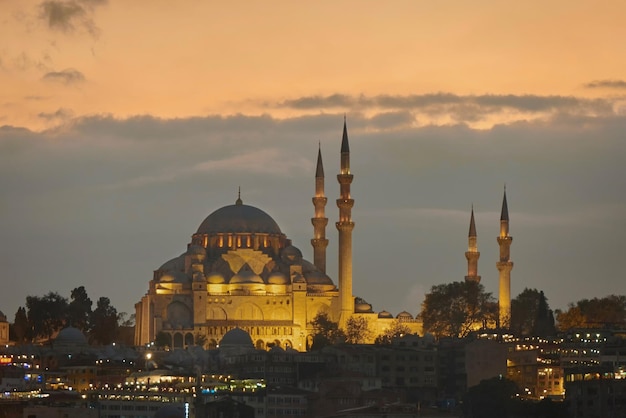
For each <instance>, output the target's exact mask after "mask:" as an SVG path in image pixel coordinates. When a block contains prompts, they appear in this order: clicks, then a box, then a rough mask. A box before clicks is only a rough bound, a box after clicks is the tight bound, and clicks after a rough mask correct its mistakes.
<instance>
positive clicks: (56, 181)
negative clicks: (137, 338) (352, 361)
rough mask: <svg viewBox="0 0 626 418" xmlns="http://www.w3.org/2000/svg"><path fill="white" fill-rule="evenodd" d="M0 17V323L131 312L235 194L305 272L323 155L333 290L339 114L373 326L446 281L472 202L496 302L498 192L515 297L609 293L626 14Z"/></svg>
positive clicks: (612, 6)
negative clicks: (41, 298) (21, 314)
mask: <svg viewBox="0 0 626 418" xmlns="http://www.w3.org/2000/svg"><path fill="white" fill-rule="evenodd" d="M0 6H1V7H0V9H1V10H2V12H0V13H1V14H0V22H1V23H2V24H0V36H1V37H2V39H10V42H8V43H5V44H4V45H1V46H0V91H2V93H1V94H0V190H2V200H1V201H0V215H1V216H0V234H2V237H3V238H4V241H3V245H2V252H1V255H0V265H2V266H3V267H4V274H5V279H4V283H5V285H6V284H7V283H9V282H10V283H11V292H3V294H2V295H1V296H0V310H1V311H2V312H4V313H5V314H6V315H7V318H8V319H9V321H12V320H13V315H14V313H15V311H16V309H17V307H18V306H20V305H24V304H25V298H26V296H27V295H42V294H43V293H45V292H48V291H58V292H59V293H60V294H62V295H63V296H69V292H70V291H71V289H72V288H74V287H76V286H80V285H84V286H85V287H86V289H87V291H88V293H89V294H90V296H91V298H92V300H95V299H96V298H97V297H99V296H108V297H110V298H111V301H112V303H113V305H114V306H115V307H116V308H117V309H118V310H120V311H125V312H128V313H129V314H130V313H133V311H134V309H133V304H134V303H135V302H137V301H139V299H140V298H141V296H142V295H143V294H144V293H145V292H146V290H147V286H148V281H149V280H150V278H151V277H152V271H153V270H155V269H157V268H158V267H159V266H160V265H161V264H163V263H165V262H166V261H167V260H169V259H171V258H173V257H176V256H178V255H180V254H181V253H182V252H184V250H185V248H186V244H187V243H189V241H190V238H191V235H192V234H193V233H194V232H195V230H196V229H197V227H198V226H199V225H200V223H201V222H202V220H203V219H204V218H205V217H206V216H208V215H209V214H210V213H211V212H213V211H214V210H217V209H218V208H220V207H222V206H226V205H230V204H233V203H234V201H235V199H236V198H237V188H238V187H241V193H242V199H243V202H244V203H245V204H249V205H253V206H256V207H258V208H260V209H262V210H264V211H265V212H267V213H268V214H269V215H270V216H272V217H273V218H274V219H275V220H276V222H277V223H278V225H279V226H280V228H281V229H282V231H283V232H284V233H285V234H286V235H287V237H288V238H290V239H292V241H293V243H294V245H295V246H296V247H298V248H300V250H302V252H303V254H304V257H305V258H306V259H308V260H309V261H312V259H313V251H312V248H311V245H310V239H311V238H312V236H313V227H312V225H311V222H310V218H311V217H313V214H314V209H313V205H312V203H311V198H312V197H313V195H314V184H315V183H314V173H315V159H316V156H317V149H318V144H321V149H322V155H323V160H324V171H325V173H326V197H328V199H329V202H328V205H327V206H326V216H327V217H328V218H329V226H328V228H327V231H326V235H327V237H328V238H329V240H330V244H329V247H328V251H327V260H328V268H327V271H328V274H329V276H330V277H331V278H332V279H333V281H334V282H335V284H338V283H337V231H336V229H335V228H334V226H333V225H332V224H333V223H334V222H335V221H336V220H337V218H338V209H337V208H336V205H335V203H334V201H335V199H337V198H338V197H339V191H338V185H337V181H336V179H335V176H336V174H338V173H339V149H340V143H341V133H342V124H343V117H344V114H345V115H347V123H348V134H349V137H350V149H351V166H352V172H353V174H354V182H353V184H352V195H353V196H352V197H353V198H354V199H355V205H354V209H353V213H352V215H353V219H354V221H355V229H354V232H353V237H354V238H353V239H354V249H353V260H354V272H353V277H354V285H353V288H354V295H355V296H360V297H363V298H364V299H365V300H367V301H368V302H369V303H371V304H372V305H373V306H374V309H375V310H376V311H381V310H388V311H390V312H392V313H393V314H394V315H397V314H398V313H399V312H400V311H402V310H407V311H409V312H410V313H411V314H413V315H415V314H417V313H418V312H419V304H420V303H421V301H422V299H423V295H424V293H425V292H428V291H429V289H430V287H431V286H432V285H435V284H441V283H448V282H451V281H460V280H463V277H464V276H465V275H466V274H467V262H466V260H465V256H464V252H465V251H466V250H467V231H468V227H469V220H470V210H471V206H472V205H473V206H474V209H475V216H476V228H477V234H478V250H479V251H480V252H481V256H480V259H479V261H478V274H479V275H481V276H482V281H481V283H483V284H484V285H485V288H486V290H487V291H489V292H492V293H493V294H494V296H497V294H498V288H497V281H498V280H497V278H498V274H497V269H496V267H495V263H496V261H497V258H498V249H497V243H496V237H497V236H498V229H499V215H500V209H501V202H502V192H503V188H504V185H505V184H506V187H507V198H508V203H509V213H510V228H511V229H510V232H511V235H512V237H513V243H512V246H511V258H512V261H513V262H514V263H515V267H514V269H513V271H512V273H511V296H512V297H515V296H516V295H517V294H519V293H520V292H521V291H522V290H523V289H524V288H525V287H529V288H537V289H539V290H543V291H544V292H545V294H546V296H547V298H548V302H549V304H550V307H551V308H552V309H559V308H560V309H566V308H567V303H568V302H576V301H578V300H580V299H582V298H586V297H604V296H607V295H608V294H626V289H625V286H624V284H623V279H624V273H623V267H622V263H621V260H622V259H623V254H624V252H625V250H626V244H625V243H624V242H623V240H622V239H621V235H622V234H623V232H624V231H626V215H625V213H626V211H625V209H626V197H625V196H624V193H623V191H624V190H626V187H625V186H626V184H625V183H626V181H625V180H624V179H625V178H626V176H624V168H623V167H624V166H625V163H626V141H625V140H624V136H623V133H624V132H626V129H624V128H626V106H625V103H626V81H625V80H626V75H625V70H626V54H625V52H626V50H625V49H626V46H624V45H623V42H622V41H621V40H622V39H624V37H625V36H626V28H625V27H624V26H623V24H621V22H620V17H621V16H624V12H626V5H622V4H621V3H619V2H608V4H603V5H597V4H591V3H590V2H584V1H574V2H572V1H570V2H564V1H556V2H551V4H549V5H545V4H541V3H540V2H529V3H527V4H524V5H520V4H516V3H514V2H493V1H480V2H476V3H473V4H471V5H470V4H466V3H464V2H455V1H451V2H446V3H445V4H421V3H420V2H409V1H406V2H397V3H395V4H394V7H385V8H380V7H377V6H378V4H377V3H374V2H353V1H346V2H342V3H340V4H334V3H332V2H325V1H322V2H316V4H312V5H309V6H308V7H307V6H302V5H297V4H292V3H289V2H280V1H279V2H273V3H270V4H267V3H264V4H263V5H261V4H256V3H251V4H249V5H248V7H247V8H246V10H245V11H244V12H240V11H239V10H237V9H238V7H237V6H235V5H228V4H218V5H209V4H197V3H196V2H191V1H188V2H183V3H182V6H181V5H179V6H178V7H176V6H174V5H171V4H169V3H165V2H150V3H148V2H146V1H137V2H133V4H126V3H123V2H119V1H106V0H48V1H17V0H0ZM390 283H392V284H393V285H392V286H390Z"/></svg>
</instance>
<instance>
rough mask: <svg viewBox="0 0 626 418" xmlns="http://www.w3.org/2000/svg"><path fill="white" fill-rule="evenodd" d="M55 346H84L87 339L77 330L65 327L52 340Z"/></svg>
mask: <svg viewBox="0 0 626 418" xmlns="http://www.w3.org/2000/svg"><path fill="white" fill-rule="evenodd" d="M54 343H55V344H65V345H68V346H70V345H86V344H87V338H86V337H85V334H83V332H82V331H81V330H79V329H78V328H74V327H67V328H63V329H62V330H61V331H59V333H58V334H57V337H56V338H55V339H54Z"/></svg>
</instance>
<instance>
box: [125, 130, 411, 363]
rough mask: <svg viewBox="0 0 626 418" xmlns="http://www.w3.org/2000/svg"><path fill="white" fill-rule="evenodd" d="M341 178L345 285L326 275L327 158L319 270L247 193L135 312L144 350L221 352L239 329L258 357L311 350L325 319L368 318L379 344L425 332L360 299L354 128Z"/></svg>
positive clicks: (318, 198) (205, 230) (221, 212)
mask: <svg viewBox="0 0 626 418" xmlns="http://www.w3.org/2000/svg"><path fill="white" fill-rule="evenodd" d="M337 179H338V182H339V184H340V196H339V198H338V199H337V207H338V208H339V220H338V222H336V227H337V230H338V247H339V254H338V258H339V263H338V264H339V277H338V286H337V285H335V283H334V282H333V280H332V279H331V278H330V277H329V276H328V275H327V274H326V247H327V245H328V239H327V238H326V226H327V224H328V218H327V217H326V215H325V206H326V203H327V200H328V199H327V198H326V196H325V194H324V168H323V164H322V154H321V150H320V151H319V152H318V159H317V167H316V173H315V195H314V197H313V206H314V213H315V216H314V217H313V218H312V220H311V221H312V224H313V239H312V240H311V244H312V246H313V251H314V261H313V262H312V263H311V262H309V261H307V260H305V259H304V258H303V257H302V252H301V251H300V250H299V249H298V248H297V247H295V246H294V245H292V242H291V240H290V239H288V238H287V236H286V235H285V234H284V233H283V232H282V231H281V229H280V227H279V226H278V224H277V223H276V222H275V221H274V219H272V217H271V216H270V215H268V214H267V213H266V212H264V211H263V210H261V209H259V208H256V207H254V206H250V205H246V204H244V203H243V200H242V199H241V194H240V195H239V197H238V198H237V200H236V202H235V204H234V205H228V206H224V207H222V208H219V209H217V210H216V211H214V212H213V213H211V214H210V215H209V216H207V218H206V219H204V221H202V222H201V223H200V226H199V227H198V229H197V231H196V232H195V233H194V234H193V235H192V237H191V242H190V243H189V244H188V245H187V250H186V251H185V252H184V253H183V254H182V255H180V256H178V257H176V258H173V259H171V260H169V261H167V262H166V263H164V264H163V265H162V266H161V267H159V268H158V269H157V270H155V271H154V274H153V277H152V280H150V283H149V288H148V292H147V293H146V294H145V295H144V296H143V297H142V298H141V300H140V301H139V302H138V303H137V304H136V305H135V309H136V328H135V344H136V345H145V344H149V343H151V342H153V341H154V340H155V338H156V337H157V335H159V336H160V338H164V339H165V340H166V341H167V343H168V344H167V345H168V346H170V347H174V348H183V347H187V346H190V345H193V344H194V343H195V340H196V336H197V335H202V336H204V337H206V341H207V345H208V346H209V347H215V346H217V344H218V342H219V341H220V340H221V338H222V337H223V336H224V335H225V334H226V332H228V331H229V330H231V329H233V328H235V327H239V328H241V329H243V330H245V331H246V332H247V333H248V334H250V336H251V337H252V339H253V341H254V345H255V347H256V348H260V349H267V348H271V347H274V346H278V347H281V348H293V349H296V350H298V351H304V350H306V349H308V348H309V347H310V345H311V342H312V335H313V328H312V325H311V321H312V320H313V319H314V318H315V316H316V315H317V314H319V313H326V314H327V315H328V316H329V317H330V318H331V319H332V320H333V321H336V322H338V323H339V324H340V325H342V326H345V324H346V322H347V320H348V319H349V318H350V317H351V316H353V315H358V316H363V317H365V318H366V319H367V320H368V323H369V324H370V327H371V329H372V335H373V336H372V340H373V338H375V337H376V336H377V335H378V334H380V333H381V332H383V331H384V330H386V329H387V328H389V327H390V326H391V325H392V323H393V322H394V321H396V320H399V321H401V322H402V323H403V325H406V326H407V327H409V329H411V331H412V332H414V333H418V332H421V323H420V322H419V321H418V320H417V319H415V318H414V317H413V316H412V315H411V314H410V313H407V312H403V313H402V314H400V315H398V316H397V317H396V318H394V317H393V316H392V315H391V314H389V313H388V312H384V311H383V312H381V313H380V314H378V313H375V312H374V311H373V310H372V306H371V305H370V304H368V303H367V302H365V301H363V300H362V299H360V298H356V299H355V297H354V296H353V294H352V230H353V229H354V222H353V221H352V207H353V206H354V199H352V197H351V195H350V184H351V182H352V180H353V174H352V173H351V171H350V147H349V143H348V131H347V127H346V122H345V119H344V125H343V135H342V139H341V167H340V173H339V174H338V175H337ZM203 339H204V338H203Z"/></svg>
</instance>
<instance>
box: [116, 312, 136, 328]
mask: <svg viewBox="0 0 626 418" xmlns="http://www.w3.org/2000/svg"><path fill="white" fill-rule="evenodd" d="M117 317H118V323H119V325H120V327H132V326H135V314H134V313H133V314H130V315H128V313H126V312H120V313H119V314H118V315H117Z"/></svg>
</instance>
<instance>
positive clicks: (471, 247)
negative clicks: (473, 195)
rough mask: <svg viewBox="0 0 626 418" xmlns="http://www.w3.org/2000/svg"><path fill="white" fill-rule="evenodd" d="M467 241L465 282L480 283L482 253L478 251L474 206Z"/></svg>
mask: <svg viewBox="0 0 626 418" xmlns="http://www.w3.org/2000/svg"><path fill="white" fill-rule="evenodd" d="M467 241H468V244H467V251H466V252H465V258H467V276H465V281H466V282H475V283H480V276H479V275H478V259H479V258H480V252H479V251H478V247H477V245H476V224H475V223H474V205H472V216H471V218H470V226H469V235H468V238H467Z"/></svg>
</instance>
